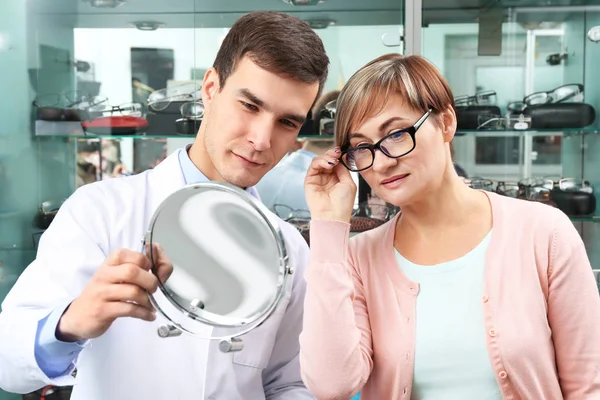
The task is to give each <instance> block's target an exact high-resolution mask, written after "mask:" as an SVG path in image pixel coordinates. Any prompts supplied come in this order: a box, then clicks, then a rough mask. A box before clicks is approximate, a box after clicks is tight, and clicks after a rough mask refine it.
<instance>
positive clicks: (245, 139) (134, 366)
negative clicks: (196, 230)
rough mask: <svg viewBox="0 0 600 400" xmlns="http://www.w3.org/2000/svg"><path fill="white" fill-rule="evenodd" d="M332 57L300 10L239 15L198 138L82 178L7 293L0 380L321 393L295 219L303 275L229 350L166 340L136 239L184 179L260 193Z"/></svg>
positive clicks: (119, 390)
mask: <svg viewBox="0 0 600 400" xmlns="http://www.w3.org/2000/svg"><path fill="white" fill-rule="evenodd" d="M328 64H329V60H328V58H327V56H326V54H325V51H324V48H323V44H322V42H321V40H320V39H319V38H318V36H317V35H316V34H315V33H314V32H313V31H312V30H311V29H310V28H309V26H308V25H307V24H306V23H304V22H302V21H300V20H298V19H295V18H293V17H291V16H288V15H286V14H283V13H275V12H255V13H250V14H248V15H246V16H244V17H242V18H241V19H240V20H239V21H237V22H236V23H235V24H234V25H233V26H232V28H231V30H230V32H229V33H228V35H227V37H226V38H225V40H224V42H223V44H222V46H221V48H220V50H219V52H218V54H217V57H216V60H215V63H214V66H213V68H211V69H210V70H209V71H208V72H207V73H206V75H205V76H204V81H203V85H202V100H203V102H204V106H205V109H206V112H205V116H204V119H203V122H202V125H201V127H200V129H199V132H198V135H197V138H196V140H195V141H194V143H193V145H192V146H191V147H188V148H185V149H180V150H179V151H176V152H175V153H174V154H172V155H170V156H169V157H167V159H166V160H165V161H163V162H162V163H161V164H160V165H158V166H157V167H156V168H155V169H153V170H151V171H146V172H144V173H142V174H139V175H136V176H132V177H125V178H116V179H113V180H108V181H103V182H97V183H92V184H89V185H86V186H83V187H82V188H80V189H78V190H77V191H76V192H75V193H74V194H73V195H72V196H71V197H70V198H69V199H68V200H67V201H66V202H65V204H64V205H63V207H62V208H61V210H60V211H59V213H58V214H57V216H56V218H55V219H54V221H53V223H52V225H51V227H50V229H48V231H47V232H46V233H45V234H44V235H43V238H42V239H41V242H40V246H39V250H38V254H37V258H36V260H35V261H34V262H33V263H32V264H31V265H29V266H28V267H27V269H26V270H25V271H24V272H23V274H22V275H21V277H20V279H19V281H18V282H17V283H16V285H15V286H14V287H13V289H12V291H11V292H10V293H9V295H8V296H7V298H6V300H5V302H4V303H3V308H2V313H1V314H0V387H2V388H3V389H4V390H7V391H9V392H16V393H26V392H30V391H33V390H36V389H38V388H40V387H42V386H44V385H55V386H65V385H73V384H74V389H73V394H72V399H75V400H79V399H81V400H101V399H102V400H104V399H118V400H121V399H145V400H153V399H156V400H158V399H161V400H163V399H218V400H220V399H224V400H236V399H252V400H255V399H265V398H266V399H309V398H313V397H312V396H311V395H310V394H309V392H308V391H307V390H306V388H305V387H304V385H303V383H302V381H301V378H300V371H299V363H298V352H299V346H298V336H299V333H300V331H301V329H302V305H303V304H302V303H303V297H304V290H305V289H304V281H303V274H304V268H305V264H306V263H307V260H308V248H307V246H306V245H305V243H304V241H303V239H302V237H301V236H300V235H299V233H298V232H296V231H295V230H294V228H293V227H291V226H290V225H287V224H284V225H283V232H284V237H285V241H286V245H287V247H288V254H289V255H290V262H291V263H292V266H293V267H294V268H295V269H296V271H297V272H296V273H295V274H294V275H293V276H294V278H293V283H292V285H290V286H291V290H290V292H288V293H287V295H286V296H285V297H284V299H285V300H284V302H283V303H282V304H281V305H280V306H279V308H278V309H277V310H276V311H275V313H274V314H273V316H272V317H271V318H270V319H269V320H268V321H267V322H266V323H265V324H263V325H261V326H260V327H258V328H257V329H255V330H253V331H252V332H250V333H248V334H247V335H246V336H245V337H244V344H245V346H244V350H242V351H240V352H236V353H233V354H231V353H229V354H226V353H222V352H220V351H219V349H218V341H212V342H207V341H205V340H203V339H199V338H195V337H192V336H189V335H182V336H179V337H176V338H170V339H161V338H159V337H158V336H157V333H156V331H157V327H158V326H159V325H161V324H164V323H165V319H164V318H163V317H162V316H160V315H156V314H155V312H154V311H153V310H152V307H151V305H150V303H149V300H148V296H147V294H146V293H147V292H154V291H155V290H156V287H157V281H156V278H155V276H154V275H153V274H149V273H146V272H147V270H148V269H149V268H150V263H149V260H148V258H147V257H146V256H144V255H142V254H141V253H140V251H141V250H142V249H141V244H140V238H141V237H142V236H143V233H144V232H145V231H146V230H147V228H148V224H149V222H150V218H151V217H152V214H153V213H154V211H155V210H156V208H157V206H158V205H159V204H160V203H161V201H162V200H164V199H165V198H166V197H167V196H168V195H169V194H171V193H173V192H174V191H176V190H177V189H179V188H181V187H183V186H184V185H186V184H190V183H194V182H199V181H205V180H213V181H223V182H229V183H231V184H234V185H237V186H239V187H241V188H246V189H247V190H248V191H250V193H252V194H255V191H254V189H253V185H255V184H256V183H257V182H258V181H259V180H260V179H261V178H262V176H263V175H264V174H265V173H266V172H267V171H269V170H270V169H271V168H272V167H273V166H275V165H276V164H277V163H278V162H279V160H280V159H281V158H282V157H283V156H284V155H285V153H286V152H287V150H288V149H289V148H290V146H291V145H292V144H293V143H294V141H295V140H296V138H297V135H298V131H299V129H300V126H301V125H302V123H303V121H304V119H305V117H306V115H307V114H308V111H309V110H310V108H311V106H312V105H313V103H314V102H315V99H317V97H318V95H319V93H320V91H321V88H322V87H323V84H324V82H325V80H326V77H327V68H328ZM159 268H162V266H160V267H159ZM159 275H160V271H159ZM75 366H77V377H76V380H74V379H73V378H72V377H71V372H72V371H73V369H74V368H75Z"/></svg>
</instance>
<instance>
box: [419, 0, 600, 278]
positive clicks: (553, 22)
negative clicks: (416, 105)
mask: <svg viewBox="0 0 600 400" xmlns="http://www.w3.org/2000/svg"><path fill="white" fill-rule="evenodd" d="M415 3H419V6H418V7H417V8H418V9H420V10H421V15H420V16H419V21H421V24H420V26H419V27H415V29H418V30H419V31H420V34H414V35H413V37H414V38H416V40H417V41H418V43H415V45H414V48H415V49H418V50H419V51H418V52H419V53H420V54H422V55H423V56H424V57H426V58H428V59H429V60H430V61H432V62H433V63H434V64H435V65H436V66H437V67H438V68H439V69H440V71H441V72H442V73H443V74H444V76H446V78H447V79H448V81H449V83H450V86H451V88H452V90H453V92H454V95H455V100H456V103H457V113H458V114H459V130H458V134H457V137H456V138H455V140H454V153H455V161H456V162H457V163H458V164H459V165H460V166H461V167H463V169H464V170H465V171H466V173H467V174H468V175H469V178H475V179H483V180H485V181H491V185H492V186H491V188H492V190H493V188H494V186H493V185H497V182H514V183H518V182H519V181H521V182H529V183H531V182H533V179H532V178H535V180H536V182H537V184H539V185H540V186H543V185H544V183H543V182H544V181H543V180H544V179H547V180H552V181H554V182H558V181H559V180H560V179H561V178H562V179H569V181H568V182H577V185H581V184H582V183H584V186H586V187H585V188H583V192H585V193H581V191H579V190H578V191H577V193H572V192H571V189H570V188H569V193H561V192H562V191H561V190H560V188H559V186H560V185H559V184H554V185H553V184H552V183H550V184H549V186H550V189H552V188H554V190H555V192H552V191H550V196H549V197H550V200H552V199H554V200H557V202H558V203H559V204H558V206H559V208H561V209H563V210H564V211H565V212H566V213H567V214H568V215H569V216H570V217H571V219H572V221H573V223H574V224H575V226H576V227H577V229H578V231H579V232H580V234H581V236H582V237H583V239H584V242H585V244H586V248H587V250H588V254H589V257H590V260H591V263H592V268H594V269H600V204H599V205H598V206H596V207H594V202H595V200H594V199H596V198H598V196H599V195H600V134H599V133H600V115H598V111H599V110H600V86H599V83H598V79H597V77H598V72H597V71H598V68H597V65H596V64H597V63H598V62H599V61H600V44H599V43H598V40H599V39H600V37H599V35H598V34H597V32H598V30H600V28H595V27H598V26H600V5H599V4H598V2H593V1H535V0H529V1H509V0H505V1H494V2H477V1H463V2H460V3H458V2H446V1H441V0H422V1H421V0H419V1H418V2H415ZM594 3H595V4H594ZM564 182H567V181H564ZM546 185H548V183H546ZM565 185H566V183H565V184H564V185H563V186H565ZM573 191H574V190H573ZM587 192H592V193H591V194H592V195H593V196H590V193H587Z"/></svg>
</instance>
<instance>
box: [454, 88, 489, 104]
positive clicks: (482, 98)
mask: <svg viewBox="0 0 600 400" xmlns="http://www.w3.org/2000/svg"><path fill="white" fill-rule="evenodd" d="M495 103H496V92H495V91H494V90H482V91H480V92H477V93H475V95H474V96H467V95H463V96H457V97H455V98H454V105H455V106H457V107H464V106H473V105H490V104H495Z"/></svg>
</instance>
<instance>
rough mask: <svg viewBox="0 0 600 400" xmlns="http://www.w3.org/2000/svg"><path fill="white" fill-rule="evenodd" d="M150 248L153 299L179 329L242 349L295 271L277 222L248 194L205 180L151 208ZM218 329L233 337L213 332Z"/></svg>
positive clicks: (165, 332)
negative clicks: (155, 284) (245, 337)
mask: <svg viewBox="0 0 600 400" xmlns="http://www.w3.org/2000/svg"><path fill="white" fill-rule="evenodd" d="M144 242H145V249H146V252H147V254H148V255H149V257H150V260H151V261H152V265H153V268H152V272H153V273H154V274H155V275H156V276H157V278H158V280H159V289H158V290H157V291H156V292H155V293H154V294H152V295H150V299H151V301H152V304H153V305H154V307H155V308H156V310H157V312H158V313H160V314H162V315H163V316H164V317H166V319H167V320H169V322H170V323H169V324H168V325H164V326H161V327H160V328H159V330H158V334H159V336H161V337H170V336H178V335H179V334H181V332H185V333H188V334H191V335H195V336H200V337H204V338H208V339H218V340H221V341H222V343H221V350H223V351H233V350H240V349H241V339H240V336H242V335H243V334H245V333H247V332H249V331H250V330H252V329H254V328H256V327H257V326H259V325H260V324H261V323H263V322H264V321H265V320H266V319H267V318H268V317H269V316H270V315H271V314H272V313H273V311H274V310H275V308H276V307H277V305H278V303H279V301H280V300H281V298H282V297H283V295H284V293H285V289H286V284H287V282H288V277H289V275H290V274H291V272H292V271H291V270H290V267H289V264H288V257H287V254H286V248H285V243H284V240H283V235H282V233H281V230H280V228H279V226H278V220H277V219H276V217H275V216H274V215H273V214H271V213H270V212H269V211H268V210H267V208H266V207H265V206H264V205H263V204H262V203H260V202H259V201H258V199H256V198H254V197H253V196H252V195H250V194H249V193H248V192H246V191H244V190H242V189H240V188H238V187H235V186H232V185H229V184H224V183H217V182H203V183H198V184H194V185H190V186H186V187H184V188H183V189H180V190H178V191H176V192H175V193H173V194H171V195H170V196H169V197H167V199H166V200H164V201H163V203H162V204H161V205H160V206H159V207H158V209H157V210H156V212H155V213H154V215H153V217H152V220H151V222H150V226H149V229H148V232H147V234H146V237H145V241H144ZM214 327H219V328H229V329H226V332H227V333H230V332H231V334H228V335H222V336H213V334H212V332H213V329H212V328H214Z"/></svg>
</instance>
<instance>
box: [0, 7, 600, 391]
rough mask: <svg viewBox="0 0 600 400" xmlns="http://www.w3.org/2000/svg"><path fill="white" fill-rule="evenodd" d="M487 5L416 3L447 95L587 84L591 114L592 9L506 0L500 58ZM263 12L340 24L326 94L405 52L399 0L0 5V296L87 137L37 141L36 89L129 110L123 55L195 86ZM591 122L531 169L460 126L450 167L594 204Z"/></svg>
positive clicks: (509, 136)
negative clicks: (89, 92) (91, 87)
mask: <svg viewBox="0 0 600 400" xmlns="http://www.w3.org/2000/svg"><path fill="white" fill-rule="evenodd" d="M407 1H409V0H407ZM417 3H419V2H417ZM490 3H496V2H495V1H494V2H483V1H476V0H460V1H459V0H424V1H423V4H422V10H420V11H421V12H422V16H423V20H422V21H423V22H422V28H421V27H419V28H418V29H419V34H420V38H421V41H420V45H419V49H420V52H421V54H422V55H424V56H425V57H426V58H428V59H429V60H430V61H432V62H433V63H434V64H435V65H436V66H437V67H438V68H439V69H440V71H441V72H442V73H443V74H444V75H445V76H446V78H447V79H448V81H449V82H450V85H451V87H452V89H453V91H454V94H455V95H456V96H459V95H474V94H475V92H476V91H477V90H495V91H496V92H497V104H498V105H499V106H500V107H501V109H502V110H503V111H506V104H507V103H508V102H509V101H515V100H521V99H522V98H523V97H524V95H526V94H529V93H532V92H535V91H545V90H552V89H554V88H556V87H558V86H560V85H562V84H567V83H582V84H584V85H585V102H586V103H588V104H591V105H592V106H594V107H595V108H596V110H600V79H598V76H600V75H599V73H598V71H599V68H598V66H599V65H600V43H593V42H591V41H590V40H588V38H587V36H586V33H587V31H588V29H590V28H591V27H593V26H596V25H600V1H587V2H585V1H579V2H577V6H574V7H573V4H574V3H575V2H572V1H567V0H552V1H548V0H544V1H533V0H531V1H516V0H515V1H511V2H509V1H502V2H500V3H502V4H504V5H505V6H506V7H509V6H517V5H518V6H519V7H522V8H521V9H519V8H516V9H513V11H511V12H508V13H507V17H506V20H505V22H504V23H503V24H502V32H503V34H502V53H501V55H498V56H482V55H478V43H479V25H478V22H477V18H478V16H479V15H480V11H481V10H482V9H483V8H484V7H487V6H488V4H490ZM413 6H414V4H413ZM563 6H569V7H571V8H569V7H567V8H561V7H563ZM542 7H546V8H542ZM586 7H587V8H586ZM260 9H269V10H279V11H285V12H289V13H291V14H294V15H297V16H299V17H300V18H303V19H312V20H320V21H322V20H327V19H331V20H335V24H334V25H331V26H329V27H327V28H325V29H317V30H316V31H317V32H318V34H319V35H320V37H321V38H322V39H323V42H324V44H325V47H326V50H327V53H328V54H329V56H330V59H331V69H330V75H329V80H328V82H327V84H326V88H325V90H326V91H328V90H335V89H339V88H341V86H342V85H343V84H344V82H345V81H346V80H347V79H348V78H349V77H350V76H351V75H352V74H353V73H354V72H355V71H356V70H357V69H358V68H360V67H361V66H362V65H364V64H365V63H366V62H368V61H370V60H372V59H373V58H375V57H377V56H379V55H382V54H385V53H389V52H403V51H404V48H405V46H406V44H405V43H402V42H401V41H400V36H401V35H403V34H405V29H404V28H405V25H406V24H405V22H406V21H405V18H406V17H407V16H406V10H407V5H406V4H405V2H404V1H399V0H369V1H361V0H326V1H325V2H323V3H321V4H318V5H315V6H296V7H294V6H292V5H289V4H285V3H284V2H283V1H281V0H219V1H205V0H196V1H194V0H178V1H163V0H143V1H142V0H127V1H126V2H125V3H124V4H123V5H121V6H119V7H116V8H112V9H108V8H107V9H98V8H93V7H91V6H90V4H89V3H87V2H85V1H82V0H27V1H25V0H23V1H10V2H3V4H2V5H0V11H1V12H0V77H1V78H0V89H1V90H0V93H2V95H1V96H0V121H1V123H0V301H1V300H2V299H3V298H4V296H5V294H6V293H7V292H8V291H9V290H10V287H11V286H12V284H14V282H15V280H16V279H17V277H18V275H19V274H20V273H21V272H22V270H23V269H24V267H25V266H26V265H27V264H28V263H29V262H31V261H32V260H33V259H34V258H35V246H36V243H37V240H39V235H37V236H36V233H40V232H39V230H38V229H36V228H34V227H32V224H31V220H32V218H33V215H34V214H35V212H36V211H37V209H38V208H39V206H40V204H41V202H43V201H45V200H48V199H55V198H62V197H66V196H68V195H70V194H71V193H72V192H73V191H74V190H75V174H76V172H75V171H76V165H75V159H76V152H77V146H78V145H77V143H78V140H81V139H82V138H75V137H69V136H68V135H54V136H44V137H40V136H36V135H35V134H34V129H33V125H34V121H33V117H32V106H31V104H32V101H33V100H34V99H35V97H36V95H38V94H44V93H57V92H64V91H66V90H69V89H70V90H73V89H75V88H76V81H77V79H86V80H93V81H95V82H99V83H100V92H99V94H100V95H101V96H104V97H107V98H108V99H109V102H110V104H112V105H118V104H123V103H129V102H131V101H132V86H131V79H132V72H131V66H132V63H131V49H132V48H152V49H164V50H169V51H170V53H171V54H172V55H173V67H174V68H173V80H174V81H189V80H198V81H200V82H201V80H202V74H203V72H204V71H205V70H206V69H208V68H209V67H210V66H211V65H212V62H213V60H214V57H215V55H216V53H217V50H218V48H219V45H220V43H221V40H222V38H223V37H224V35H225V34H226V32H227V29H228V27H229V26H231V24H232V23H233V22H234V21H235V20H236V19H237V18H239V16H241V15H243V14H244V13H245V12H249V11H252V10H260ZM538 9H539V10H538ZM514 10H516V12H515V11H514ZM140 21H155V22H160V23H161V24H163V25H162V26H160V27H159V28H158V29H157V30H155V31H142V30H139V29H137V28H136V27H135V26H133V23H135V22H140ZM532 32H534V33H532ZM383 36H385V38H386V39H385V40H382V37H383ZM410 36H411V38H414V34H413V35H410ZM384 41H386V43H387V46H386V45H384V43H383V42H384ZM532 45H533V46H534V48H533V49H532V48H531V46H532ZM556 53H558V54H562V53H565V54H568V58H567V59H566V60H564V61H563V62H561V63H560V64H559V65H553V66H551V65H549V64H548V63H547V62H546V58H547V56H548V55H550V54H556ZM60 57H65V59H64V60H65V63H64V65H63V64H60V63H54V64H53V62H55V61H56V60H57V59H60ZM528 57H530V60H529V62H528ZM67 60H82V61H85V62H87V63H89V65H90V66H91V69H90V70H89V71H87V72H85V73H81V72H79V73H78V72H76V69H75V68H73V67H71V66H67V63H66V61H67ZM48 65H55V67H48ZM155 89H161V87H156V88H155ZM599 120H600V116H599V117H597V118H596V121H595V123H594V125H593V126H592V127H588V128H586V129H585V130H584V131H585V134H582V132H577V133H574V132H559V131H555V132H542V136H536V137H533V138H532V139H531V140H532V142H531V150H532V152H533V153H532V157H531V158H532V164H531V166H527V165H524V164H523V154H522V152H523V146H524V144H523V143H524V141H525V140H526V139H525V137H526V136H527V134H526V133H519V132H517V133H514V132H504V131H497V132H496V131H493V132H490V131H485V132H466V133H465V134H464V135H461V136H459V137H457V138H456V139H455V143H454V148H455V158H456V162H457V163H458V164H459V165H461V166H462V167H463V168H465V169H466V170H467V172H468V173H469V175H470V176H484V177H486V178H490V179H502V180H518V179H520V178H522V177H524V176H523V175H524V174H528V175H534V176H547V175H552V176H556V175H561V176H563V177H574V178H585V179H587V180H589V181H590V182H591V183H592V184H593V185H594V186H595V194H596V196H597V197H598V196H600V134H598V130H599V128H598V127H599V126H600V123H599ZM87 139H88V138H86V140H87ZM120 139H121V140H120V142H119V146H120V150H121V160H122V162H123V163H124V164H125V165H126V166H127V167H128V168H129V170H134V169H135V165H134V164H135V162H136V161H135V158H136V155H135V154H136V151H135V148H136V147H137V148H138V149H139V148H144V147H143V146H142V143H143V142H147V141H149V140H152V141H155V142H158V143H162V145H165V146H166V152H167V153H170V152H171V151H173V150H174V149H176V148H178V147H181V146H183V145H185V144H186V143H190V142H191V141H192V140H193V137H191V136H188V137H177V136H176V135H175V134H169V135H162V136H153V137H152V138H148V139H143V138H138V137H136V138H120ZM525 147H526V146H525ZM138 156H139V155H138ZM596 214H600V212H599V211H597V212H596ZM598 222H600V221H598V220H597V219H596V220H593V219H591V218H590V219H585V220H584V219H582V220H575V221H574V223H575V226H576V227H577V229H578V230H579V231H580V233H581V234H582V236H583V238H584V241H585V243H586V247H587V250H588V253H589V256H590V259H591V260H592V266H593V268H595V269H599V268H600V223H598ZM3 396H4V397H3ZM6 396H9V395H8V394H5V395H3V394H2V392H1V391H0V399H1V400H4V399H13V397H6ZM16 398H17V397H15V399H16Z"/></svg>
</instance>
